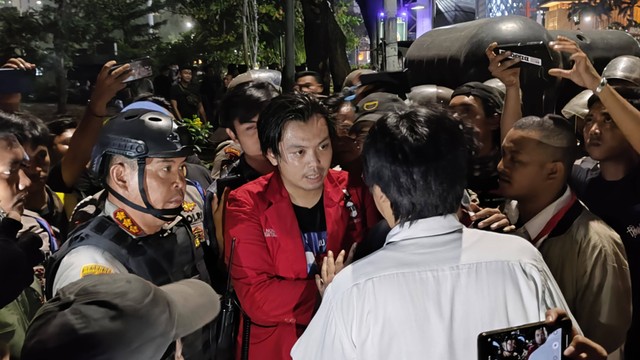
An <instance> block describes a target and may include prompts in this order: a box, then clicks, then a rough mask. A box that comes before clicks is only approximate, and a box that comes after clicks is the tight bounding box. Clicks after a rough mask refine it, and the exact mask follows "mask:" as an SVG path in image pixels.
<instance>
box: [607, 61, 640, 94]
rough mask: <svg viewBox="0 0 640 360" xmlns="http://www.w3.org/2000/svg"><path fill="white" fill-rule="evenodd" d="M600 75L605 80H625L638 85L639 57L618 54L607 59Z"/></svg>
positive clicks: (639, 73) (639, 84)
mask: <svg viewBox="0 0 640 360" xmlns="http://www.w3.org/2000/svg"><path fill="white" fill-rule="evenodd" d="M602 76H603V77H604V78H606V79H607V80H613V79H616V80H625V81H629V82H631V83H633V84H635V85H636V86H640V58H638V57H637V56H631V55H622V56H618V57H617V58H615V59H613V60H611V61H609V63H608V64H607V66H606V67H605V68H604V70H603V71H602Z"/></svg>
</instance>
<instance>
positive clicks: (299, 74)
mask: <svg viewBox="0 0 640 360" xmlns="http://www.w3.org/2000/svg"><path fill="white" fill-rule="evenodd" d="M305 76H313V77H314V78H315V79H316V81H317V82H318V84H320V85H322V77H321V76H320V74H318V73H317V72H315V71H299V72H297V73H296V78H295V80H296V81H298V79H300V78H301V77H305Z"/></svg>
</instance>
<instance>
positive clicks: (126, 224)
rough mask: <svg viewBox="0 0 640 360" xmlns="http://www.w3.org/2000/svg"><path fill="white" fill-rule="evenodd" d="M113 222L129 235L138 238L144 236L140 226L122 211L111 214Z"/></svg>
mask: <svg viewBox="0 0 640 360" xmlns="http://www.w3.org/2000/svg"><path fill="white" fill-rule="evenodd" d="M113 220H114V221H115V222H116V224H118V226H120V227H121V228H122V230H124V231H126V232H128V233H129V234H131V235H133V236H136V237H140V236H144V235H145V233H144V231H142V229H141V228H140V226H139V225H138V224H137V223H136V222H135V221H134V220H133V219H132V218H131V217H130V216H129V214H128V213H127V212H126V211H125V210H124V209H117V210H116V211H114V212H113Z"/></svg>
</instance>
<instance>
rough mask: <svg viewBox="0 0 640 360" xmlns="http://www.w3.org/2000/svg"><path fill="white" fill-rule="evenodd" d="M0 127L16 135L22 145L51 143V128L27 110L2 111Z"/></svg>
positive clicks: (46, 144) (0, 112) (0, 113)
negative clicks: (26, 111)
mask: <svg viewBox="0 0 640 360" xmlns="http://www.w3.org/2000/svg"><path fill="white" fill-rule="evenodd" d="M0 129H2V130H3V131H6V132H10V133H12V134H13V135H15V137H16V139H18V142H19V143H20V144H21V145H23V146H24V145H26V144H29V145H30V146H32V147H36V146H40V145H43V146H48V145H49V129H48V128H47V126H46V125H45V124H44V121H42V120H41V119H40V118H38V117H36V116H34V115H32V114H29V113H25V112H16V113H13V114H9V113H6V112H4V111H0Z"/></svg>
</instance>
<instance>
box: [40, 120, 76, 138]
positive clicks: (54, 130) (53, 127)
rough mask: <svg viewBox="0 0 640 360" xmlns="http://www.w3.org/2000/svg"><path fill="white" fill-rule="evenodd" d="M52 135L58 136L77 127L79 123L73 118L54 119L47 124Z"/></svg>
mask: <svg viewBox="0 0 640 360" xmlns="http://www.w3.org/2000/svg"><path fill="white" fill-rule="evenodd" d="M47 127H48V128H49V133H50V135H51V137H56V136H58V135H60V134H62V133H63V132H65V131H67V130H69V129H75V128H77V127H78V124H76V122H75V121H74V120H73V119H70V118H62V119H57V120H54V121H52V122H50V123H48V124H47Z"/></svg>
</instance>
